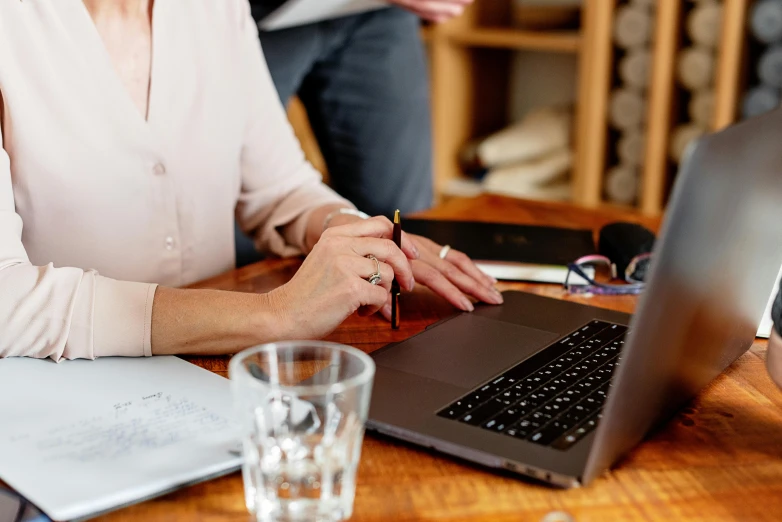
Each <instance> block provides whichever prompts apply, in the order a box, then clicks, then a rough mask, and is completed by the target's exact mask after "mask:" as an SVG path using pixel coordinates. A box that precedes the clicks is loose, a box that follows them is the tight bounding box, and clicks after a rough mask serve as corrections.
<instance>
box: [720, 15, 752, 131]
mask: <svg viewBox="0 0 782 522" xmlns="http://www.w3.org/2000/svg"><path fill="white" fill-rule="evenodd" d="M749 4H750V2H749V0H724V3H723V8H722V9H723V14H722V44H721V45H720V54H719V59H718V62H717V78H716V85H715V89H714V95H715V102H714V124H713V129H714V130H719V129H722V128H724V127H726V126H728V125H730V124H731V123H733V122H734V121H736V113H737V108H738V105H739V102H740V95H741V91H742V90H743V89H744V87H746V85H745V84H744V82H743V78H744V77H745V74H743V70H744V67H745V64H746V60H747V36H746V33H747V29H746V27H747V13H748V12H749Z"/></svg>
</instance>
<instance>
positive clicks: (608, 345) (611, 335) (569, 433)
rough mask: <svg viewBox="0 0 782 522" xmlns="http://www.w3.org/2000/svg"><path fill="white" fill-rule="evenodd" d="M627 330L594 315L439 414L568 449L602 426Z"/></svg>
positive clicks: (546, 444) (560, 448)
mask: <svg viewBox="0 0 782 522" xmlns="http://www.w3.org/2000/svg"><path fill="white" fill-rule="evenodd" d="M626 332H627V328H626V327H625V326H620V325H617V324H612V323H606V322H604V321H592V322H590V323H588V324H586V325H584V326H582V327H581V328H579V329H578V330H576V331H574V332H573V333H571V334H570V335H568V336H567V337H565V338H563V339H561V340H559V341H557V342H556V343H554V344H552V345H551V346H549V347H548V348H546V349H544V350H541V351H540V352H538V353H537V354H535V355H534V356H533V357H530V358H529V359H527V360H525V361H523V362H521V363H519V364H517V365H516V366H514V367H513V368H511V369H509V370H508V371H506V372H504V373H503V374H502V375H499V376H498V377H495V378H494V379H492V380H491V381H490V382H488V383H486V384H484V385H481V386H480V387H478V388H476V389H475V390H473V391H471V392H470V393H468V394H467V395H465V396H464V397H462V398H461V399H459V400H458V401H456V402H454V403H453V404H451V405H450V406H448V407H446V408H444V409H443V410H441V411H440V412H438V413H437V415H439V416H440V417H445V418H446V419H452V420H455V421H459V422H463V423H465V424H469V425H471V426H476V427H480V428H483V429H485V430H489V431H494V432H497V433H502V434H505V435H507V436H509V437H515V438H518V439H524V440H528V441H530V442H534V443H537V444H541V445H544V446H550V447H553V448H555V449H559V450H566V449H568V448H569V447H570V446H572V445H573V444H575V443H576V442H578V441H579V440H580V439H581V438H583V437H584V436H585V435H586V434H587V433H589V432H590V431H592V430H594V429H595V427H597V423H598V421H599V420H600V417H601V415H602V414H601V411H602V409H603V404H604V403H605V400H606V397H607V395H608V388H609V386H610V381H611V376H612V375H613V373H614V370H615V369H616V367H617V366H618V365H619V361H618V357H619V352H620V351H621V350H622V346H623V344H624V337H625V333H626Z"/></svg>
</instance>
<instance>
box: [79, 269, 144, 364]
mask: <svg viewBox="0 0 782 522" xmlns="http://www.w3.org/2000/svg"><path fill="white" fill-rule="evenodd" d="M156 289H157V285H155V284H148V283H130V282H126V281H116V280H113V279H108V278H105V277H100V276H98V277H97V279H96V281H95V305H94V306H95V311H94V316H93V317H94V319H93V321H94V331H95V336H94V338H93V354H94V356H95V357H107V356H119V357H142V356H146V357H150V356H151V355H152V302H153V301H154V298H155V290H156Z"/></svg>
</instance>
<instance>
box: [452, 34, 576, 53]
mask: <svg viewBox="0 0 782 522" xmlns="http://www.w3.org/2000/svg"><path fill="white" fill-rule="evenodd" d="M447 38H448V39H449V40H450V42H451V43H452V44H456V45H468V46H474V47H495V48H497V49H515V50H526V51H530V50H534V51H553V52H560V53H575V52H578V49H579V47H580V46H581V35H580V34H579V33H578V31H561V32H545V33H541V32H537V31H521V30H517V29H472V30H469V31H464V32H459V33H455V34H450V35H447Z"/></svg>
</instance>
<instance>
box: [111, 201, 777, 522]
mask: <svg viewBox="0 0 782 522" xmlns="http://www.w3.org/2000/svg"><path fill="white" fill-rule="evenodd" d="M426 215H427V216H432V217H438V218H469V219H475V220H485V221H504V222H517V223H529V224H550V225H561V226H570V227H588V228H597V227H599V226H601V225H603V224H605V223H608V222H610V221H615V220H631V221H635V222H640V223H641V224H644V225H646V226H648V227H650V228H653V229H656V228H657V225H658V223H657V222H656V221H654V220H650V219H644V218H641V217H638V216H635V215H632V214H623V213H622V212H621V211H619V210H615V209H614V210H598V211H591V210H589V211H588V210H581V209H576V208H574V207H571V206H566V205H559V204H550V203H546V204H544V203H530V202H522V201H518V200H511V199H505V198H498V197H480V198H477V199H470V200H453V201H451V202H449V203H448V204H446V205H443V206H441V207H439V208H437V209H435V210H432V211H430V212H427V213H426ZM299 264H300V261H299V260H296V259H289V260H270V261H265V262H262V263H259V264H257V265H253V266H250V267H246V268H243V269H240V270H236V271H233V272H230V273H228V274H225V275H223V276H220V277H217V278H215V279H212V280H209V281H206V282H203V283H201V284H198V285H196V286H197V287H199V288H218V289H225V290H238V291H244V292H265V291H268V290H270V289H272V288H274V287H276V286H278V285H280V284H283V283H285V282H286V281H287V280H288V279H289V278H290V277H291V276H292V275H293V274H294V273H295V271H296V269H297V267H298V266H299ZM500 286H501V288H502V289H523V290H526V291H530V292H534V293H538V294H543V295H548V296H552V297H557V298H562V299H573V300H576V301H579V302H586V303H590V304H593V305H596V306H601V307H605V308H612V309H617V310H622V311H628V312H629V311H632V310H633V309H634V307H635V304H636V298H634V297H602V296H601V297H597V296H596V297H592V298H586V297H569V296H567V295H565V294H564V293H563V290H562V289H561V288H560V287H558V286H556V285H529V284H502V285H500ZM403 299H404V307H403V315H402V328H401V329H400V330H397V331H393V330H391V329H390V328H389V326H388V323H386V322H385V321H383V320H381V319H379V318H376V317H372V318H358V317H351V318H350V319H348V320H347V321H346V322H345V323H344V325H343V326H341V327H340V328H339V329H338V330H337V331H336V332H335V333H334V334H332V335H331V336H329V340H332V341H336V342H340V343H345V344H349V345H352V346H356V347H359V348H360V349H362V350H364V351H366V352H371V351H373V350H375V349H377V348H379V347H381V346H383V345H385V344H387V343H389V342H392V341H399V340H402V339H405V338H407V337H409V336H411V335H413V334H415V333H417V332H419V331H421V330H422V329H424V328H425V327H426V326H427V325H429V324H431V323H433V322H435V321H437V320H438V319H440V318H442V317H444V316H446V315H449V314H451V313H452V312H453V310H452V309H451V308H450V306H449V305H447V304H445V303H444V302H443V301H441V300H440V299H438V298H437V297H435V296H434V295H432V294H431V293H430V292H429V291H428V290H425V289H418V290H416V291H415V292H414V293H412V294H409V295H405V296H403ZM765 354H766V343H765V342H756V343H755V344H754V345H753V347H752V349H751V350H750V351H749V352H747V353H746V354H745V355H744V356H742V357H741V358H740V359H739V360H738V361H737V362H736V363H735V364H733V366H731V367H730V368H729V369H728V371H727V372H726V373H725V374H724V375H722V376H720V377H719V378H718V379H717V380H716V381H714V382H713V383H712V384H711V385H710V386H709V387H708V388H707V389H706V390H705V391H704V392H703V393H701V395H700V396H699V397H698V398H697V399H696V400H695V401H694V402H693V403H692V404H691V405H690V406H689V407H687V408H686V409H684V410H683V411H682V412H681V413H680V414H679V415H678V416H677V417H676V418H675V419H673V420H672V421H671V422H669V423H668V424H667V425H666V426H665V427H664V428H662V429H661V430H659V431H657V432H656V433H654V434H653V435H652V436H650V437H649V440H648V441H647V442H645V443H644V444H642V445H641V446H639V447H638V448H636V450H634V451H633V452H632V453H631V454H630V455H629V456H628V457H627V458H626V459H625V460H624V461H623V462H621V463H619V465H618V467H617V468H616V469H615V470H614V471H612V472H610V473H608V474H606V475H605V476H603V477H602V478H600V479H599V480H597V481H596V482H595V483H593V484H592V485H590V486H589V487H587V488H582V489H573V490H567V491H563V490H556V489H552V488H549V487H545V486H541V485H537V484H533V483H530V482H526V481H523V480H520V479H518V478H513V477H509V476H501V475H498V474H496V473H492V472H489V471H486V470H484V469H480V468H478V467H475V466H472V465H469V464H465V463H463V462H459V461H456V460H454V459H451V458H448V457H445V456H442V455H438V454H435V453H431V452H428V451H424V450H421V449H418V448H416V447H413V446H409V445H406V444H403V443H398V442H395V441H391V440H387V439H380V438H378V437H376V436H373V435H367V437H366V438H365V441H364V447H363V453H362V459H361V466H360V469H359V476H358V488H357V492H356V503H355V513H354V517H353V519H352V520H354V521H380V520H406V521H411V520H435V519H436V520H439V521H446V520H447V521H457V520H458V521H462V520H480V521H487V522H488V521H491V522H504V521H507V522H511V521H513V522H517V521H527V520H529V521H539V520H541V519H542V518H543V517H544V516H546V515H547V514H548V513H551V512H552V511H564V512H567V513H569V514H570V515H571V516H572V517H573V519H575V520H576V521H578V522H586V521H636V520H638V521H641V520H643V521H647V520H660V521H663V520H665V521H667V520H699V521H716V520H742V521H755V520H775V521H778V520H782V392H780V391H779V390H777V389H776V387H775V386H774V384H773V383H772V382H771V380H770V378H769V377H768V375H767V374H766V371H765ZM228 359H229V358H228V357H215V358H190V360H191V361H193V362H195V363H196V364H199V365H200V366H203V367H205V368H208V369H210V370H212V371H214V372H216V373H219V374H221V375H226V371H227V365H228ZM100 520H101V521H104V522H108V521H112V522H116V521H126V520H140V521H144V522H156V521H171V520H174V521H192V520H200V521H209V522H223V521H226V522H227V521H241V522H247V521H248V520H249V517H248V515H247V512H246V510H245V507H244V498H243V493H242V484H241V477H240V476H239V474H238V473H235V474H233V475H230V476H228V477H224V478H221V479H218V480H213V481H210V482H207V483H204V484H200V485H197V486H193V487H190V488H187V489H184V490H181V491H179V492H176V493H173V494H170V495H167V496H165V497H162V498H160V499H156V500H153V501H150V502H146V503H144V504H140V505H137V506H133V507H130V508H126V509H124V510H121V511H118V512H115V513H113V514H110V515H108V516H105V517H103V518H101V519H100Z"/></svg>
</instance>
